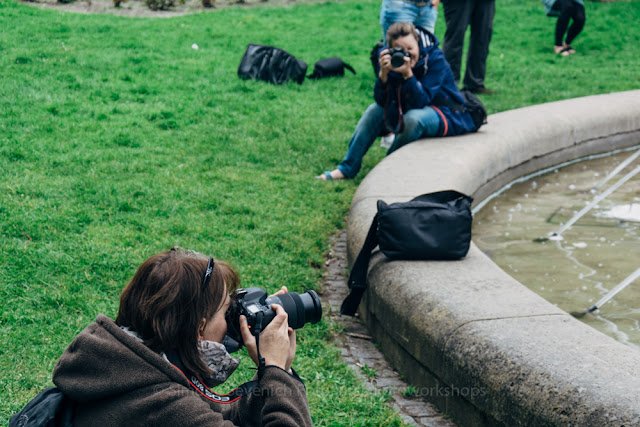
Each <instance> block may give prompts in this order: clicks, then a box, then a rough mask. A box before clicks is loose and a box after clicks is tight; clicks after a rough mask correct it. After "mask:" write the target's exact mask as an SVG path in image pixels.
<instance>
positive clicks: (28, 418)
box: [9, 387, 74, 427]
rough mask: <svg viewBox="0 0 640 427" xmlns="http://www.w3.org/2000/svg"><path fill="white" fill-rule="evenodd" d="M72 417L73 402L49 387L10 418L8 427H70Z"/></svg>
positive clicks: (58, 390)
mask: <svg viewBox="0 0 640 427" xmlns="http://www.w3.org/2000/svg"><path fill="white" fill-rule="evenodd" d="M73 416H74V402H73V401H72V400H71V399H69V398H68V397H67V396H65V395H64V394H63V393H62V392H61V391H60V389H58V388H57V387H50V388H47V389H45V390H43V391H41V392H40V393H38V395H37V396H36V397H34V398H33V399H31V401H30V402H29V403H27V405H26V406H25V407H24V408H22V410H21V411H20V412H18V413H17V414H15V415H14V416H13V417H11V420H10V421H9V427H36V426H38V427H72V426H73Z"/></svg>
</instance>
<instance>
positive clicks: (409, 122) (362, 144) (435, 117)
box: [338, 103, 442, 178]
mask: <svg viewBox="0 0 640 427" xmlns="http://www.w3.org/2000/svg"><path fill="white" fill-rule="evenodd" d="M441 126H442V119H441V118H440V115H439V114H438V113H436V111H435V110H434V109H433V108H431V107H424V108H422V109H415V110H409V111H408V112H407V113H406V114H405V115H404V129H403V130H402V133H401V134H398V135H396V138H395V140H394V141H393V144H392V145H391V148H389V150H388V151H387V155H389V154H391V153H393V152H394V151H396V150H397V149H398V148H400V147H402V146H404V145H407V144H408V143H410V142H413V141H415V140H417V139H420V138H425V137H430V136H438V135H440V134H441V132H440V128H441ZM383 130H384V109H383V108H382V107H381V106H379V105H378V104H375V103H374V104H371V105H370V106H369V107H368V108H367V109H366V111H365V112H364V114H363V115H362V117H361V118H360V121H358V124H357V125H356V130H355V132H354V133H353V136H352V137H351V141H349V148H348V150H347V154H346V155H345V156H344V159H342V161H341V162H340V164H339V165H338V169H339V170H340V172H342V174H343V175H344V176H345V177H346V178H353V177H355V176H356V175H357V174H358V172H359V171H360V168H361V167H362V159H363V158H364V155H365V154H367V151H368V150H369V147H371V145H372V144H373V143H374V141H375V140H376V138H377V137H378V136H379V135H380V134H381V133H382V131H383Z"/></svg>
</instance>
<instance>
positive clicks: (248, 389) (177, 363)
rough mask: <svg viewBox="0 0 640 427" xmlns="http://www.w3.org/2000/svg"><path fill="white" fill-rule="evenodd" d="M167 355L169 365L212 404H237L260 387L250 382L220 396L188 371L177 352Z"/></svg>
mask: <svg viewBox="0 0 640 427" xmlns="http://www.w3.org/2000/svg"><path fill="white" fill-rule="evenodd" d="M165 355H166V356H167V360H169V363H171V364H172V365H173V367H174V368H176V370H178V371H179V372H180V373H181V374H182V375H184V376H185V378H186V379H187V382H188V383H189V385H190V386H191V388H193V389H194V390H195V391H196V393H198V394H199V395H200V396H202V397H203V398H204V399H206V400H208V401H210V402H215V403H219V404H221V405H228V404H230V403H233V402H236V401H237V400H239V399H240V398H241V397H242V396H247V395H249V394H251V393H252V392H253V390H254V389H255V388H256V387H257V385H258V382H257V381H249V382H247V383H244V384H242V385H241V386H240V387H238V388H235V389H233V390H232V391H231V392H229V393H227V394H219V393H216V392H215V391H213V390H211V388H210V387H209V386H207V385H206V383H205V382H204V380H203V379H201V378H200V377H198V375H195V374H193V373H191V372H190V371H189V370H188V369H186V368H185V366H184V365H183V364H182V361H181V360H180V356H178V353H177V352H175V351H173V350H171V351H168V352H166V353H165Z"/></svg>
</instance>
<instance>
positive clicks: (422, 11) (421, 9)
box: [380, 0, 438, 40]
mask: <svg viewBox="0 0 640 427" xmlns="http://www.w3.org/2000/svg"><path fill="white" fill-rule="evenodd" d="M426 2H427V3H429V4H427V5H425V6H416V4H415V3H412V2H410V1H408V0H407V1H405V0H382V6H381V7H380V26H381V27H382V38H383V39H384V40H386V39H387V30H388V29H389V27H390V26H391V24H393V23H395V22H411V23H412V24H414V25H419V26H421V27H423V28H426V29H427V30H429V31H430V32H431V33H433V31H434V29H435V27H436V18H438V9H437V8H435V7H432V6H431V2H430V0H426Z"/></svg>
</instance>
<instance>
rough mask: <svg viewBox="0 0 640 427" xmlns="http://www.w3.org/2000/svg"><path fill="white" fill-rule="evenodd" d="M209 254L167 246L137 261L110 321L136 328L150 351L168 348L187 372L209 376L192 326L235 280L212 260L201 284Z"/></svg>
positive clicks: (230, 289)
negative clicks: (205, 281)
mask: <svg viewBox="0 0 640 427" xmlns="http://www.w3.org/2000/svg"><path fill="white" fill-rule="evenodd" d="M208 261H209V259H208V258H207V257H206V256H204V255H202V254H198V253H196V252H191V251H186V250H184V249H180V248H173V249H171V250H169V251H166V252H162V253H159V254H157V255H154V256H152V257H150V258H149V259H147V260H146V261H145V262H143V263H142V265H141V266H140V267H138V270H137V271H136V274H135V275H134V276H133V278H132V279H131V281H130V282H129V284H128V285H127V286H126V288H125V289H124V290H123V291H122V295H121V296H120V309H119V311H118V317H117V318H116V324H117V325H119V326H126V327H129V328H130V329H132V330H134V331H135V332H136V333H138V334H139V335H140V336H141V337H142V339H143V340H144V343H145V344H146V345H147V346H148V347H149V348H151V349H152V350H154V351H157V352H162V351H164V352H166V351H169V350H174V351H175V352H176V353H177V354H178V355H179V356H180V359H181V361H182V363H183V364H184V366H185V368H187V369H188V370H189V371H191V372H193V373H195V374H199V375H204V376H206V375H210V374H211V370H210V369H209V368H208V367H207V365H206V364H205V362H204V361H203V360H202V358H201V357H200V353H199V350H198V333H199V332H198V331H199V328H200V326H201V322H202V319H207V320H209V319H210V318H211V317H212V316H213V315H214V314H215V313H216V312H217V311H218V310H219V309H220V308H221V307H222V305H223V303H224V300H225V297H226V295H227V294H231V293H232V292H233V291H235V290H236V288H237V287H238V285H239V283H240V280H239V277H238V274H237V273H236V272H235V271H234V269H233V268H232V267H231V266H230V265H229V264H227V263H225V262H224V261H218V260H216V261H215V265H214V269H213V273H212V275H211V280H210V282H209V285H208V286H207V287H206V288H203V286H202V285H203V281H202V279H203V277H204V273H205V270H206V269H207V263H208Z"/></svg>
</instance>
